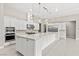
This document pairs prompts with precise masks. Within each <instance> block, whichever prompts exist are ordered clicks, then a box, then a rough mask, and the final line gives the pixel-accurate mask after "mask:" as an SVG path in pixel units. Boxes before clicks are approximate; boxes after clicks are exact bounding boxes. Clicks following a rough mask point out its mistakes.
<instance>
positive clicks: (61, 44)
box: [0, 39, 79, 56]
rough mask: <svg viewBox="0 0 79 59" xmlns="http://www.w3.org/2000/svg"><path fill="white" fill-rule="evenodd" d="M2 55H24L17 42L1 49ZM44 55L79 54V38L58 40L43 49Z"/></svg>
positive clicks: (0, 53) (0, 54)
mask: <svg viewBox="0 0 79 59" xmlns="http://www.w3.org/2000/svg"><path fill="white" fill-rule="evenodd" d="M0 56H22V55H21V54H20V53H18V52H17V51H16V47H15V44H14V45H10V46H7V47H5V48H3V49H0ZM43 56H79V40H73V39H67V40H58V41H55V42H54V43H52V44H51V45H50V46H49V47H47V48H46V49H45V50H43Z"/></svg>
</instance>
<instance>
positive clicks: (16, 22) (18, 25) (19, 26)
mask: <svg viewBox="0 0 79 59" xmlns="http://www.w3.org/2000/svg"><path fill="white" fill-rule="evenodd" d="M26 24H27V21H25V20H21V19H18V18H15V17H11V16H4V27H15V29H16V30H26Z"/></svg>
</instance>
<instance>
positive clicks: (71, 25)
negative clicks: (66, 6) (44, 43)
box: [66, 21, 76, 39]
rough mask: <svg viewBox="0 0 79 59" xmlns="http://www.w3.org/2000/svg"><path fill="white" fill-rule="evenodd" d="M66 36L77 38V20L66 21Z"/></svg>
mask: <svg viewBox="0 0 79 59" xmlns="http://www.w3.org/2000/svg"><path fill="white" fill-rule="evenodd" d="M66 38H67V39H76V21H68V22H66Z"/></svg>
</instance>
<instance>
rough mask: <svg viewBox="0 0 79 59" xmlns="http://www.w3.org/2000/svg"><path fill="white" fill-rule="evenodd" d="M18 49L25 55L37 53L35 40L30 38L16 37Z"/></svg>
mask: <svg viewBox="0 0 79 59" xmlns="http://www.w3.org/2000/svg"><path fill="white" fill-rule="evenodd" d="M16 50H17V51H18V52H20V53H21V54H23V55H24V56H34V55H35V53H34V52H35V41H34V40H33V39H29V38H22V37H19V36H17V37H16Z"/></svg>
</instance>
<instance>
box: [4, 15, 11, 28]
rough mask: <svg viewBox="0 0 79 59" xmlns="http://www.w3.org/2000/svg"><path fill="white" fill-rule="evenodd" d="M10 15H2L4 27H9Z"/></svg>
mask: <svg viewBox="0 0 79 59" xmlns="http://www.w3.org/2000/svg"><path fill="white" fill-rule="evenodd" d="M10 24H11V23H10V17H8V16H4V27H10Z"/></svg>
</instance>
